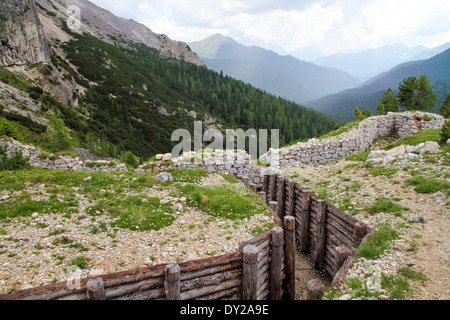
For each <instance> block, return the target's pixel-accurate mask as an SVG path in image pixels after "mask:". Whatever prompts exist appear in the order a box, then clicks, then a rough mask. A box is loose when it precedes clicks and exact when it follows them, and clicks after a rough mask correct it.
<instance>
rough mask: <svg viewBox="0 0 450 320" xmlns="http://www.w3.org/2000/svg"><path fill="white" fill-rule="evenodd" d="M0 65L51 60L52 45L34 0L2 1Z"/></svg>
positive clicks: (0, 3) (0, 4)
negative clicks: (50, 47)
mask: <svg viewBox="0 0 450 320" xmlns="http://www.w3.org/2000/svg"><path fill="white" fill-rule="evenodd" d="M0 41H1V44H0V52H1V58H0V65H1V66H4V67H10V66H20V65H25V64H30V63H36V62H50V49H49V46H48V43H47V39H46V37H45V34H44V32H43V29H42V25H41V23H40V20H39V15H38V11H37V7H36V3H35V2H34V0H3V1H1V2H0Z"/></svg>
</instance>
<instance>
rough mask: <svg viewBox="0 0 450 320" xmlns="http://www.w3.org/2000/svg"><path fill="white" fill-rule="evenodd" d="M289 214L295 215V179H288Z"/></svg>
mask: <svg viewBox="0 0 450 320" xmlns="http://www.w3.org/2000/svg"><path fill="white" fill-rule="evenodd" d="M288 214H289V215H290V216H292V217H293V216H294V215H295V181H292V180H290V181H289V213H288Z"/></svg>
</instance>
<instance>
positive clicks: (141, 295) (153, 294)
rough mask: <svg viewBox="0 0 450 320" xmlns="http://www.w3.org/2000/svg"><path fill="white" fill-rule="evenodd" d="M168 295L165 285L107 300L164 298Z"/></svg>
mask: <svg viewBox="0 0 450 320" xmlns="http://www.w3.org/2000/svg"><path fill="white" fill-rule="evenodd" d="M165 297H166V292H165V290H164V287H161V288H157V289H153V290H145V291H138V292H133V293H130V294H126V295H121V296H117V297H115V298H111V299H108V298H107V300H156V299H164V298H165Z"/></svg>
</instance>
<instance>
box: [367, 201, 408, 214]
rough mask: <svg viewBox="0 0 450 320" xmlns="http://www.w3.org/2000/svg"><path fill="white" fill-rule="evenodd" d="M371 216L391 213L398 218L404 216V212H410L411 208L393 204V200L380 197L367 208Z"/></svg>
mask: <svg viewBox="0 0 450 320" xmlns="http://www.w3.org/2000/svg"><path fill="white" fill-rule="evenodd" d="M365 210H366V211H367V212H368V213H370V214H375V213H381V212H389V213H394V214H395V215H396V216H400V215H402V213H403V211H409V210H410V209H409V208H406V207H402V206H401V205H399V204H397V203H395V202H393V201H392V200H391V199H387V198H385V197H379V198H377V199H376V200H375V203H374V204H373V205H371V206H368V207H366V208H365Z"/></svg>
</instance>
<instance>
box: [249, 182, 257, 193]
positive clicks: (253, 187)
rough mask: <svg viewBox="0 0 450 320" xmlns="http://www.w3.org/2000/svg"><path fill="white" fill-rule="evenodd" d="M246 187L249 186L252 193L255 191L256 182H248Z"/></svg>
mask: <svg viewBox="0 0 450 320" xmlns="http://www.w3.org/2000/svg"><path fill="white" fill-rule="evenodd" d="M248 187H249V188H250V190H252V191H253V193H256V184H254V183H250V184H249V185H248Z"/></svg>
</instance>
